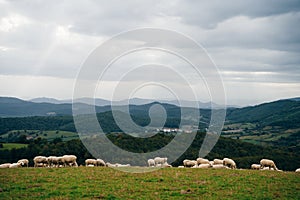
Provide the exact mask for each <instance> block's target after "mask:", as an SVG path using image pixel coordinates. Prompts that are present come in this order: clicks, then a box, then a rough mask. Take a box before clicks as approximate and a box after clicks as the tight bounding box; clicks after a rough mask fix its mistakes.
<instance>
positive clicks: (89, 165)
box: [86, 164, 95, 167]
mask: <svg viewBox="0 0 300 200" xmlns="http://www.w3.org/2000/svg"><path fill="white" fill-rule="evenodd" d="M86 166H87V167H95V165H92V164H88V165H86Z"/></svg>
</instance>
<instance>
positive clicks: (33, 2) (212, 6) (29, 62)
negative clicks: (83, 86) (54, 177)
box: [0, 0, 300, 105]
mask: <svg viewBox="0 0 300 200" xmlns="http://www.w3.org/2000/svg"><path fill="white" fill-rule="evenodd" d="M224 2H225V1H216V0H211V1H192V0H191V1H187V0H182V1H180V0H166V1H164V0H160V1H138V0H136V1H121V0H120V1H114V0H110V1H96V0H94V1H88V0H85V1H76V0H72V1H71V0H70V1H61V0H57V1H55V0H53V1H39V0H28V1H27V0H24V1H18V0H11V1H5V0H0V96H15V97H19V98H23V99H30V98H35V97H53V98H57V99H70V98H72V95H73V88H74V82H75V79H76V77H77V74H78V73H79V70H80V68H81V66H82V64H83V63H84V61H85V60H86V59H87V58H88V56H89V55H90V53H91V52H92V51H93V50H94V49H95V48H97V47H98V46H99V45H101V44H102V43H103V42H104V41H106V40H108V39H109V38H111V37H112V36H114V35H116V34H119V33H120V32H124V31H127V30H131V29H137V28H143V27H153V28H163V29H169V30H174V31H177V32H180V33H182V34H185V35H187V36H189V37H191V38H193V39H194V40H195V41H196V42H197V43H199V44H201V45H202V46H203V47H204V48H205V49H206V51H207V52H208V54H209V55H210V57H211V59H212V60H213V62H214V63H215V64H216V66H217V67H218V69H219V73H220V75H221V76H222V79H223V84H224V87H225V91H226V96H227V102H228V104H234V105H253V104H257V103H261V102H265V101H272V100H276V99H281V98H289V97H296V96H300V28H299V27H300V2H299V0H272V1H269V0H252V1H240V0H228V1H226V4H225V3H224ZM179 43H180V42H178V44H175V43H174V44H172V45H174V46H176V45H177V46H180V44H179ZM183 48H184V47H183ZM156 53H157V52H150V53H149V52H148V53H147V52H137V54H136V55H135V57H134V56H131V57H130V56H129V57H128V58H127V60H126V59H125V60H123V61H122V62H121V61H120V63H122V64H119V65H120V66H122V65H126V66H127V65H132V66H136V64H137V63H138V64H139V65H141V64H142V63H146V64H147V63H149V62H155V63H161V62H162V63H163V64H164V65H172V64H173V65H174V66H176V67H177V68H181V69H183V68H184V69H186V68H185V67H186V66H185V65H184V64H182V63H181V64H180V62H179V61H178V62H175V61H174V59H172V58H168V56H165V57H163V58H162V55H156ZM147 56H148V57H147ZM136 58H139V60H138V61H137V59H136ZM173 61H174V62H173ZM151 71H152V74H154V75H153V76H156V74H157V72H158V71H160V70H159V69H157V68H155V69H154V68H153V67H152V68H151V67H150V68H148V69H146V68H145V70H144V71H143V70H140V71H136V73H137V74H136V75H139V74H138V73H141V74H143V73H146V74H151ZM187 71H188V70H187ZM113 72H119V73H122V70H118V64H117V63H116V65H115V70H114V71H113ZM164 73H169V72H168V70H165V71H164V70H163V69H161V73H159V74H164ZM186 73H187V74H188V72H186ZM120 75H122V74H120ZM164 76H165V74H164ZM184 76H185V74H184ZM156 78H157V77H156ZM117 79H118V78H116V77H115V75H114V73H111V74H109V73H108V75H107V76H106V78H105V81H104V82H103V84H104V86H103V88H102V89H101V88H100V90H101V91H100V92H99V93H98V94H97V96H98V97H101V98H106V99H109V98H111V94H110V90H111V87H113V85H114V84H115V81H117ZM169 81H170V82H172V81H171V80H169ZM125 82H126V80H125ZM125 84H126V83H125ZM178 87H180V86H178ZM194 87H198V86H197V84H195V85H194ZM98 89H99V87H98ZM182 89H184V88H183V87H182ZM153 90H155V88H153V87H152V88H148V90H147V87H145V88H144V91H142V90H141V91H140V92H137V93H136V95H137V96H140V97H145V98H148V97H151V95H148V96H147V94H150V93H151V92H150V91H153ZM158 90H159V89H158ZM162 93H163V92H162ZM162 93H159V92H158V93H157V94H162ZM204 93H205V92H204ZM151 94H152V93H151ZM197 95H199V98H200V100H202V101H210V99H209V98H207V95H203V96H201V95H200V94H197ZM155 98H157V96H155ZM162 98H167V97H165V96H162ZM168 98H169V97H168Z"/></svg>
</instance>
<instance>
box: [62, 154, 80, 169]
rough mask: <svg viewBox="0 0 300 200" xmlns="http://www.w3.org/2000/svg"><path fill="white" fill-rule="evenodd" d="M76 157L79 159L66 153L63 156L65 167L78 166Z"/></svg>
mask: <svg viewBox="0 0 300 200" xmlns="http://www.w3.org/2000/svg"><path fill="white" fill-rule="evenodd" d="M76 159H77V157H76V156H74V155H64V156H63V157H62V161H63V163H64V166H65V167H66V166H70V167H71V166H75V167H78V164H77V162H76Z"/></svg>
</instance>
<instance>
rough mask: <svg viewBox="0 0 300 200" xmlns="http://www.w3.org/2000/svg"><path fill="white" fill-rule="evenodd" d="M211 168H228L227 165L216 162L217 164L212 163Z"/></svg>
mask: <svg viewBox="0 0 300 200" xmlns="http://www.w3.org/2000/svg"><path fill="white" fill-rule="evenodd" d="M212 168H213V169H230V168H229V167H227V166H225V165H223V164H218V165H213V166H212Z"/></svg>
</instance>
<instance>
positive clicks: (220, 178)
mask: <svg viewBox="0 0 300 200" xmlns="http://www.w3.org/2000/svg"><path fill="white" fill-rule="evenodd" d="M0 188H1V189H2V192H1V193H0V199H300V174H296V173H293V172H276V171H275V172H274V171H251V170H213V169H178V168H168V169H161V170H158V171H154V172H149V173H137V174H134V173H125V172H121V171H118V170H114V169H110V168H86V167H79V168H58V169H53V168H52V169H49V168H44V169H42V168H36V169H34V168H28V169H26V168H21V169H1V170H0Z"/></svg>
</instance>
